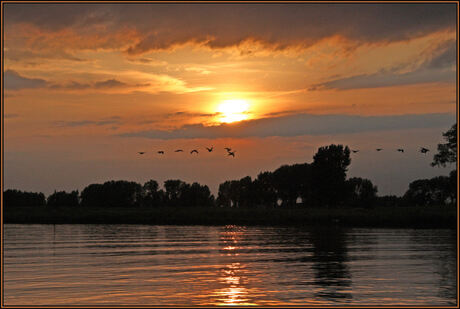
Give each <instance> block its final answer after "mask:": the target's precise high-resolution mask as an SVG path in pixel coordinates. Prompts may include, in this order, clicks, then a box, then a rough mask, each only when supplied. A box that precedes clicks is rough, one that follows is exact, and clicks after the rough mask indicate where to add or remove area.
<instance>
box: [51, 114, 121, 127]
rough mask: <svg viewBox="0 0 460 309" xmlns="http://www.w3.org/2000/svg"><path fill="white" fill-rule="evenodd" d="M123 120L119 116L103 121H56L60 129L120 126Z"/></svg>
mask: <svg viewBox="0 0 460 309" xmlns="http://www.w3.org/2000/svg"><path fill="white" fill-rule="evenodd" d="M120 123H121V118H120V117H118V116H114V117H110V118H107V119H102V120H78V121H56V122H55V123H54V125H55V126H58V127H84V126H106V125H114V124H120Z"/></svg>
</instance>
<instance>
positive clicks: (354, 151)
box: [351, 147, 430, 154]
mask: <svg viewBox="0 0 460 309" xmlns="http://www.w3.org/2000/svg"><path fill="white" fill-rule="evenodd" d="M375 150H377V151H382V150H383V148H376V149H375ZM351 151H352V152H353V153H357V152H359V150H351ZM396 151H399V152H404V149H402V148H398V149H396ZM428 151H430V150H429V149H428V148H424V147H420V152H421V153H424V154H425V153H427V152H428Z"/></svg>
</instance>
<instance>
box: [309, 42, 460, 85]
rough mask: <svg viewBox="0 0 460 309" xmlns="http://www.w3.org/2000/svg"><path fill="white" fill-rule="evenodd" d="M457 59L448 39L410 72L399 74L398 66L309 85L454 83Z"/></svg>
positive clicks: (455, 45)
mask: <svg viewBox="0 0 460 309" xmlns="http://www.w3.org/2000/svg"><path fill="white" fill-rule="evenodd" d="M456 60H457V42H456V41H454V40H449V41H447V42H444V43H443V44H441V45H440V46H437V48H436V49H435V50H434V51H432V52H431V55H430V56H429V57H428V59H427V60H426V61H425V62H424V63H422V64H421V65H420V66H419V67H418V68H416V69H415V70H413V71H411V72H407V73H403V74H400V73H398V72H397V69H398V68H394V69H391V70H382V71H380V72H378V73H374V74H362V75H354V76H350V77H345V78H337V79H333V80H329V81H327V82H323V83H320V84H315V85H312V86H310V87H309V88H308V90H309V91H315V90H321V89H341V90H347V89H359V88H378V87H390V86H400V85H411V84H419V83H434V82H455V80H456V76H457V73H456V71H455V70H453V66H454V65H455V63H456Z"/></svg>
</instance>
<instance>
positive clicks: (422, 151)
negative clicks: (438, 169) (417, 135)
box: [420, 147, 430, 153]
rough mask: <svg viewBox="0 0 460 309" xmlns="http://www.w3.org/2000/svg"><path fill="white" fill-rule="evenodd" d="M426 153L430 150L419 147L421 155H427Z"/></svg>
mask: <svg viewBox="0 0 460 309" xmlns="http://www.w3.org/2000/svg"><path fill="white" fill-rule="evenodd" d="M428 151H430V150H429V149H427V148H424V147H420V152H421V153H427V152H428Z"/></svg>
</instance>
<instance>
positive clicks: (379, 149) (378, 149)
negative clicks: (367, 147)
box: [375, 148, 383, 151]
mask: <svg viewBox="0 0 460 309" xmlns="http://www.w3.org/2000/svg"><path fill="white" fill-rule="evenodd" d="M375 150H377V151H381V150H383V148H377V149H375Z"/></svg>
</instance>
